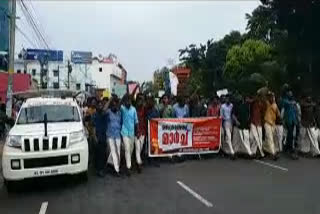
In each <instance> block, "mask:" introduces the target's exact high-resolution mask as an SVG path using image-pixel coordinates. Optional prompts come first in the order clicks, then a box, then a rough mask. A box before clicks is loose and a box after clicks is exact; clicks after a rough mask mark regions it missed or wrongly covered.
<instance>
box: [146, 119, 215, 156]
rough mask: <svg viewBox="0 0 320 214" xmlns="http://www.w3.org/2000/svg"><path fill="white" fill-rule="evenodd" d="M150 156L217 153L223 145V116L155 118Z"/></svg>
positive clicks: (150, 138) (150, 139)
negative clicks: (220, 117)
mask: <svg viewBox="0 0 320 214" xmlns="http://www.w3.org/2000/svg"><path fill="white" fill-rule="evenodd" d="M148 131H149V142H148V143H149V156H150V157H161V156H172V155H177V154H203V153H217V152H219V150H220V145H221V119H219V118H211V117H209V118H186V119H152V120H151V121H150V122H149V127H148Z"/></svg>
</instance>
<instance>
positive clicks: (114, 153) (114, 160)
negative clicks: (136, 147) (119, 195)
mask: <svg viewBox="0 0 320 214" xmlns="http://www.w3.org/2000/svg"><path fill="white" fill-rule="evenodd" d="M108 143H109V148H110V154H109V157H108V161H107V162H108V164H111V165H113V166H114V169H115V171H116V172H119V167H120V149H121V148H120V145H121V139H120V138H108Z"/></svg>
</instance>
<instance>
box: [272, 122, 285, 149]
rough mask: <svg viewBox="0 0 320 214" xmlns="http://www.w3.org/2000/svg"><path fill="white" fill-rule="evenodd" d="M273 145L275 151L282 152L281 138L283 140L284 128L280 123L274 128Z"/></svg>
mask: <svg viewBox="0 0 320 214" xmlns="http://www.w3.org/2000/svg"><path fill="white" fill-rule="evenodd" d="M274 139H275V142H274V143H275V147H276V152H282V150H283V140H284V128H283V126H282V125H276V129H275V136H274Z"/></svg>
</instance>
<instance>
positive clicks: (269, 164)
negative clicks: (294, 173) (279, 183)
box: [254, 160, 289, 172]
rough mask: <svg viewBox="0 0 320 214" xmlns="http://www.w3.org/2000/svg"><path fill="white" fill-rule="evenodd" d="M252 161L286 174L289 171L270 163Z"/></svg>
mask: <svg viewBox="0 0 320 214" xmlns="http://www.w3.org/2000/svg"><path fill="white" fill-rule="evenodd" d="M254 161H255V162H257V163H260V164H263V165H265V166H270V167H272V168H275V169H280V170H282V171H286V172H287V171H289V169H287V168H284V167H282V166H277V165H274V164H271V163H268V162H264V161H261V160H254Z"/></svg>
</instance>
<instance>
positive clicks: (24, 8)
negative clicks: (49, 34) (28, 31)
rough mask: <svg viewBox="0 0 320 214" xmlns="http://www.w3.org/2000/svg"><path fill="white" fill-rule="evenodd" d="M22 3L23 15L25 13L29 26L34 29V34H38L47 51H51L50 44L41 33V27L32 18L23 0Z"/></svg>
mask: <svg viewBox="0 0 320 214" xmlns="http://www.w3.org/2000/svg"><path fill="white" fill-rule="evenodd" d="M20 3H21V5H22V10H23V13H24V15H25V17H26V19H27V21H28V22H29V24H30V25H31V27H32V28H33V30H34V32H35V33H36V35H37V37H38V38H39V40H40V41H41V42H42V43H43V45H44V47H45V49H49V45H48V43H47V42H46V40H45V38H44V36H43V35H42V33H41V32H40V30H39V27H38V26H37V24H36V22H35V21H34V18H33V16H32V14H31V13H30V11H29V8H28V7H27V6H26V4H25V2H24V0H21V1H20Z"/></svg>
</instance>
